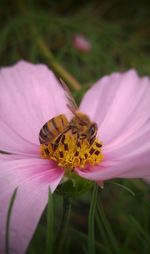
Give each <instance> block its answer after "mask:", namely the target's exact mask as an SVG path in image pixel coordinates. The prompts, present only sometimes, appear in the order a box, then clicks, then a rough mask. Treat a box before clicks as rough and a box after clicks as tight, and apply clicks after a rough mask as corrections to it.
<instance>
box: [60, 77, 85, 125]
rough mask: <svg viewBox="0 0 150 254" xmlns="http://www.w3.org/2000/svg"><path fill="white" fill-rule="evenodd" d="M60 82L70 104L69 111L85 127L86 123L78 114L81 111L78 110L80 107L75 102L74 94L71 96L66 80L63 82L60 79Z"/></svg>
mask: <svg viewBox="0 0 150 254" xmlns="http://www.w3.org/2000/svg"><path fill="white" fill-rule="evenodd" d="M59 81H60V84H61V86H62V88H63V89H64V91H65V95H66V99H67V102H68V103H67V104H66V105H67V107H68V108H69V110H70V111H71V112H72V113H73V115H75V116H76V117H77V118H78V119H79V121H80V122H81V123H82V124H83V125H85V124H86V122H85V121H84V120H83V119H82V118H81V117H80V115H79V114H77V112H78V111H79V109H78V106H77V104H76V102H75V100H74V98H73V96H72V94H71V92H70V90H69V88H68V86H67V85H66V83H65V82H64V80H62V79H61V78H59Z"/></svg>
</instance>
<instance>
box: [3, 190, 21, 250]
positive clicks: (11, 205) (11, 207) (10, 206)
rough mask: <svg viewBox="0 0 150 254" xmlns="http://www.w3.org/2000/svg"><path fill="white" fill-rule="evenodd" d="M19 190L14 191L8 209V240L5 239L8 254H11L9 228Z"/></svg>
mask: <svg viewBox="0 0 150 254" xmlns="http://www.w3.org/2000/svg"><path fill="white" fill-rule="evenodd" d="M17 190H18V187H17V188H16V189H15V190H14V192H13V194H12V196H11V199H10V203H9V207H8V212H7V221H6V238H5V248H6V254H10V251H9V238H10V237H9V233H10V232H9V228H10V219H11V213H12V209H13V205H14V202H15V199H16V195H17Z"/></svg>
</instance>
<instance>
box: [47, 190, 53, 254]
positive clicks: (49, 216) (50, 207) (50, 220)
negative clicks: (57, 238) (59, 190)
mask: <svg viewBox="0 0 150 254" xmlns="http://www.w3.org/2000/svg"><path fill="white" fill-rule="evenodd" d="M53 244H54V208H53V197H52V193H51V190H50V188H49V194H48V206H47V234H46V250H47V252H46V253H47V254H52V253H53Z"/></svg>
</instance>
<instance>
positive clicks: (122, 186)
mask: <svg viewBox="0 0 150 254" xmlns="http://www.w3.org/2000/svg"><path fill="white" fill-rule="evenodd" d="M107 184H113V185H116V186H119V187H121V188H122V189H124V190H126V191H128V192H129V193H130V194H131V195H132V196H135V193H134V192H133V191H132V190H131V189H130V188H128V187H127V186H125V185H123V184H120V183H116V182H111V183H107Z"/></svg>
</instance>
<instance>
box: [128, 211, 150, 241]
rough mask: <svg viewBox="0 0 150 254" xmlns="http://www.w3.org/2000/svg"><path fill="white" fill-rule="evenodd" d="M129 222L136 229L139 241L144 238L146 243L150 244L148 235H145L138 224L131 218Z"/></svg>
mask: <svg viewBox="0 0 150 254" xmlns="http://www.w3.org/2000/svg"><path fill="white" fill-rule="evenodd" d="M129 220H130V221H131V223H132V224H133V226H134V227H135V228H136V232H137V233H138V235H139V237H140V239H142V240H143V238H145V239H146V240H147V241H148V243H150V236H149V234H147V233H146V232H145V230H144V228H143V227H142V226H141V225H140V224H139V222H138V221H137V220H136V219H135V218H133V217H132V216H130V217H129Z"/></svg>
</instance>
